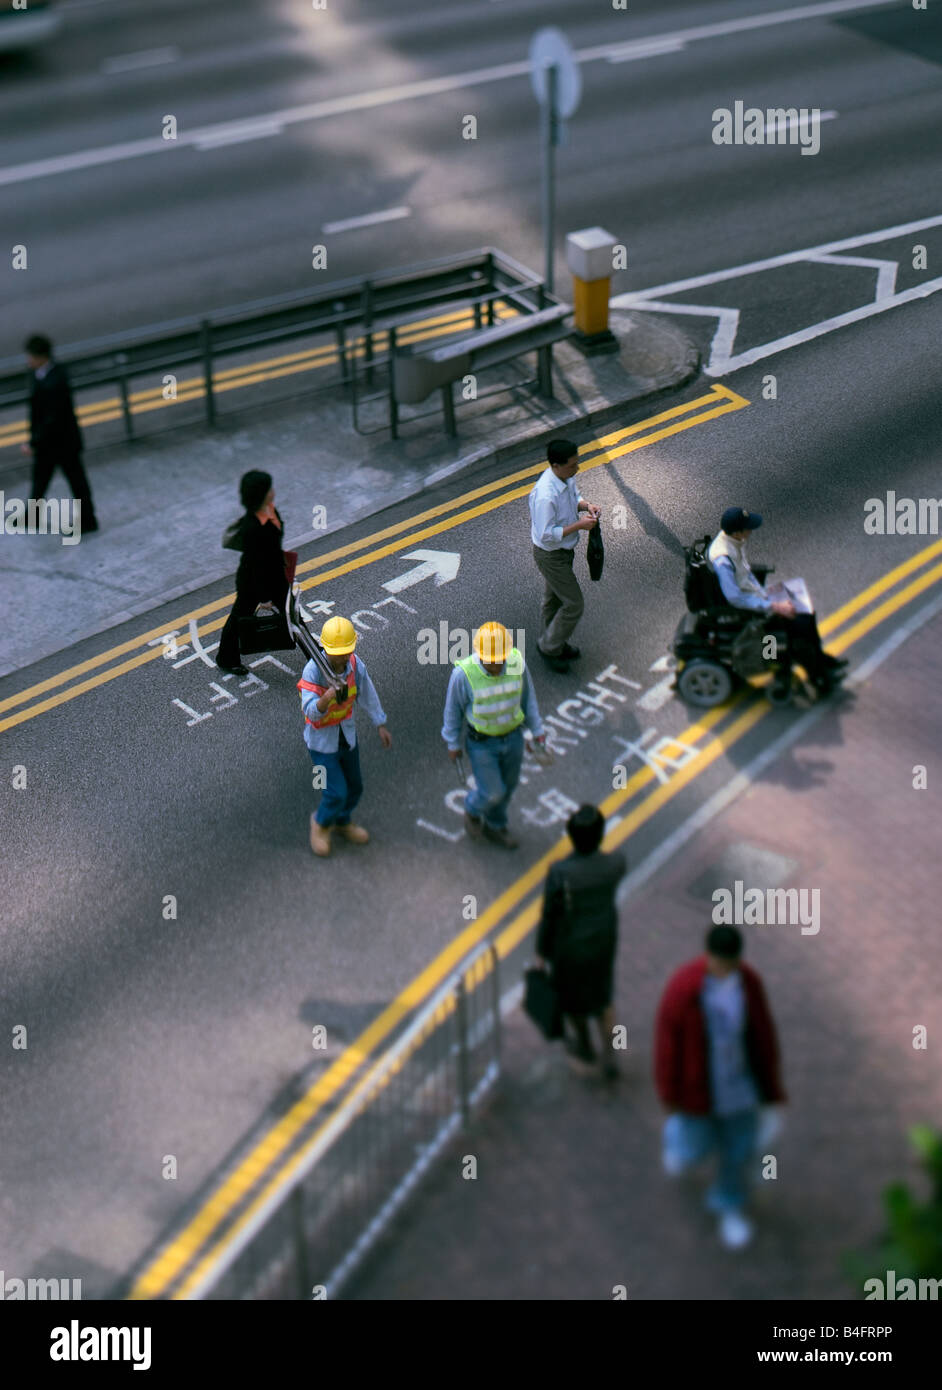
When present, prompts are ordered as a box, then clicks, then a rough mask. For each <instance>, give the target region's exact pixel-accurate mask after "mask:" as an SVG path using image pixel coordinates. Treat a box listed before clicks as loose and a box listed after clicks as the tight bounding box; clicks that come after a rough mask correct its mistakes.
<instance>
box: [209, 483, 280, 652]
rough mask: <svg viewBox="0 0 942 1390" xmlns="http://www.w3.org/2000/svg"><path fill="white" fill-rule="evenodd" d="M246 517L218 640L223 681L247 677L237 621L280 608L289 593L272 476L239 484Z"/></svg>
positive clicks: (243, 522) (240, 522)
mask: <svg viewBox="0 0 942 1390" xmlns="http://www.w3.org/2000/svg"><path fill="white" fill-rule="evenodd" d="M239 495H240V497H241V499H242V505H243V507H244V508H245V515H244V516H243V517H242V518H241V520H240V521H239V523H238V527H239V538H240V540H241V547H240V548H241V550H242V559H241V560H240V561H239V568H238V570H237V571H236V601H235V603H234V604H233V605H232V612H231V613H230V614H229V617H228V618H227V619H226V625H225V627H224V628H223V630H222V636H221V638H220V639H219V650H218V652H217V653H216V665H217V666H218V667H219V669H220V671H225V672H226V674H227V675H236V676H247V675H248V671H247V670H246V668H245V667H244V666H243V665H242V658H241V655H240V653H239V619H240V618H250V617H251V616H252V614H253V613H254V612H255V610H256V608H257V607H258V605H259V604H260V603H273V604H275V606H276V607H277V608H281V607H282V606H283V604H284V601H285V598H286V596H287V593H288V579H287V576H286V574H285V556H284V550H283V545H282V543H283V541H284V527H283V525H282V521H281V516H280V515H279V513H278V512H277V511H276V510H275V492H274V489H273V487H272V479H271V474H270V473H263V472H261V470H260V469H255V468H253V469H252V470H251V471H250V472H249V473H245V474H244V475H243V477H242V481H241V482H240V484H239Z"/></svg>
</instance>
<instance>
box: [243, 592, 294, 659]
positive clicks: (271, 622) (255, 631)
mask: <svg viewBox="0 0 942 1390" xmlns="http://www.w3.org/2000/svg"><path fill="white" fill-rule="evenodd" d="M293 647H294V638H293V637H292V636H291V633H290V632H289V631H288V620H287V618H286V617H285V615H284V612H283V611H282V610H281V609H278V608H275V609H271V608H264V607H263V606H262V605H261V604H259V607H258V608H256V610H255V612H254V613H253V614H252V616H251V617H250V618H240V619H239V651H240V652H241V653H242V655H243V656H255V655H256V654H257V653H258V652H284V651H290V650H291V649H292V648H293Z"/></svg>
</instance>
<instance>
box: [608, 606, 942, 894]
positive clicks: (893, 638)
mask: <svg viewBox="0 0 942 1390" xmlns="http://www.w3.org/2000/svg"><path fill="white" fill-rule="evenodd" d="M939 613H942V595H940V596H938V597H937V598H934V599H932V600H931V602H929V603H927V604H926V605H925V607H923V608H920V610H919V612H918V613H915V614H914V615H913V617H912V618H910V619H909V620H908V621H907V622H905V623H902V624H901V625H900V626H899V627H898V628H897V629H896V630H895V631H894V632H893V633H891V634H890V636H889V637H888V638H887V639H886V641H885V642H883V643H881V645H880V646H879V647H878V648H877V650H876V651H875V652H874V653H873V655H872V656H869V657H868V658H867V660H866V661H865V662H863V664H862V665H860V666H858V667H857V669H856V670H855V671H854V672H853V673H852V674H851V675H850V676H848V678H847V680H846V681H845V682H844V684H845V685H860V684H862V683H863V681H865V680H867V679H868V678H869V677H870V676H871V675H872V674H873V672H874V671H875V670H876V669H877V667H878V666H882V665H883V663H884V661H886V660H887V658H888V657H890V656H892V655H893V653H894V652H895V651H896V649H897V648H898V647H899V646H901V645H902V643H903V642H905V641H906V639H907V637H911V636H912V635H913V633H915V632H918V630H919V629H920V628H921V627H923V626H924V625H925V624H926V623H927V622H929V621H930V620H931V619H932V618H934V617H936V616H937V615H938V614H939ZM834 708H835V706H834V705H833V704H832V703H831V702H830V701H827V700H823V701H822V702H821V704H820V705H814V706H812V708H811V709H810V710H808V711H807V713H806V714H803V715H802V716H801V717H800V718H799V719H798V720H796V722H795V723H794V724H793V725H792V726H791V728H790V729H786V730H785V732H784V733H782V734H780V735H779V737H778V738H777V739H774V740H773V741H772V743H770V744H769V745H768V747H767V748H765V749H763V751H762V752H761V753H759V754H757V756H756V757H755V758H753V760H752V762H751V763H748V764H747V766H746V767H744V768H743V770H742V772H740V773H738V774H737V776H735V777H734V778H733V779H732V781H730V782H727V784H726V786H725V787H721V788H720V790H719V791H718V792H715V793H714V794H713V796H711V797H710V798H709V800H708V801H705V802H704V803H703V805H702V806H701V807H700V809H699V810H698V811H695V812H694V813H693V815H692V816H688V818H687V820H685V821H684V822H683V823H682V824H681V825H679V826H678V827H677V829H676V830H675V831H674V832H673V834H671V835H668V837H667V839H666V840H662V841H661V843H660V844H659V845H658V846H657V848H656V849H654V850H652V851H651V853H650V854H648V855H647V856H646V857H645V858H644V859H642V861H641V863H640V864H639V865H638V867H637V868H636V869H635V870H634V871H633V873H630V874H628V875H626V877H625V878H623V879H622V882H621V887H620V888H619V890H618V893H617V895H616V899H615V901H616V903H617V904H618V906H619V907H623V906H624V904H625V903H626V902H627V900H628V899H629V898H630V897H631V895H632V894H633V893H635V892H637V890H638V889H639V888H640V887H641V885H642V884H643V883H646V882H647V880H648V879H649V878H650V877H651V875H652V874H654V873H656V872H657V870H658V869H660V868H662V867H663V865H664V864H666V863H667V862H668V860H670V859H671V858H673V856H674V855H675V854H676V853H677V851H678V850H679V849H681V848H682V846H683V845H685V844H686V843H687V841H688V840H691V839H693V837H694V835H696V834H697V832H698V831H700V830H702V829H703V828H704V826H706V825H708V824H709V823H710V821H711V820H714V819H715V817H716V816H718V815H719V814H720V812H721V811H725V810H726V808H727V806H729V804H730V802H732V801H735V800H736V798H737V797H738V796H741V795H742V793H743V792H744V791H748V789H749V787H750V786H751V785H752V783H753V782H755V781H756V780H757V778H759V777H760V776H761V775H762V773H763V772H764V771H765V769H766V768H767V767H768V765H769V764H770V763H771V762H774V761H775V759H776V758H777V757H778V756H779V754H780V753H783V752H784V751H785V749H786V748H789V747H791V745H792V744H793V743H797V742H798V740H799V739H800V738H802V737H803V735H804V734H806V733H807V731H808V730H809V729H810V728H811V726H812V725H813V724H816V723H817V722H818V720H819V719H821V718H822V716H823V715H825V714H827V713H828V711H829V710H833V709H834ZM838 708H839V706H838Z"/></svg>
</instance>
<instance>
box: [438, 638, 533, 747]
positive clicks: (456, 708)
mask: <svg viewBox="0 0 942 1390" xmlns="http://www.w3.org/2000/svg"><path fill="white" fill-rule="evenodd" d="M474 660H475V663H476V664H477V665H478V666H480V667H481V670H482V671H483V670H484V667H483V666H482V665H481V661H480V658H479V657H477V656H476V657H475V658H474ZM495 679H496V680H500V677H499V676H497V677H495ZM471 699H472V694H471V682H470V681H469V680H468V677H467V676H466V675H465V673H464V671H462V669H461V667H460V666H456V667H455V668H454V670H453V671H452V673H451V680H450V681H449V682H448V693H447V694H446V696H445V719H444V722H443V724H442V738H443V739H444V740H445V742H446V743H447V745H448V747H449V748H460V747H461V728H462V725H463V724H464V716H465V710H466V709H467V708H468V706H469V705H470V704H471ZM520 708H521V709H522V710H523V724H522V725H521V727H522V728H525V729H529V730H530V733H531V734H532V735H533V736H534V738H539V736H540V734H541V733H542V732H543V721H542V719H541V718H540V711H539V709H538V707H537V703H536V695H535V694H534V693H533V683H532V681H531V680H530V672H529V671H528V670H527V668H526V666H525V665H524V668H523V689H522V690H521V692H520Z"/></svg>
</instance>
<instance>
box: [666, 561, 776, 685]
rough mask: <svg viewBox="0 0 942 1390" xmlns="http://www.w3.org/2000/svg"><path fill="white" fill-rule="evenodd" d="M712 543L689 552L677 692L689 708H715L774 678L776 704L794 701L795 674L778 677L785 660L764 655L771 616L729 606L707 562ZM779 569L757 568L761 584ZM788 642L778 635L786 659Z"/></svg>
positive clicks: (677, 638)
mask: <svg viewBox="0 0 942 1390" xmlns="http://www.w3.org/2000/svg"><path fill="white" fill-rule="evenodd" d="M711 539H712V538H711V537H710V536H704V537H703V539H702V540H698V541H694V543H693V545H689V546H686V547H685V548H684V561H685V565H686V573H685V576H684V596H685V598H686V600H687V612H686V613H685V614H684V616H683V617H682V618H681V620H680V622H679V623H678V624H677V630H676V632H675V633H674V641H673V647H672V650H673V653H674V658H675V661H676V663H677V666H676V670H677V675H676V677H675V680H674V687H673V688H674V689H675V690H676V691H677V693H678V695H679V696H680V698H681V699H682V700H683V701H684V702H685V703H686V704H689V705H696V706H697V707H698V708H700V709H712V708H713V707H714V706H715V705H721V704H722V703H723V701H724V700H727V699H729V697H730V695H731V694H732V693H733V691H734V690H735V689H736V687H737V686H741V685H743V684H744V683H745V682H747V681H749V680H750V679H751V678H752V677H755V676H768V675H772V677H773V679H772V680H770V681H769V682H768V684H767V685H766V687H765V693H766V695H767V697H768V699H769V700H770V701H771V702H772V703H773V704H776V705H787V704H788V703H789V702H790V701H791V698H792V690H793V681H792V679H791V677H790V675H789V677H788V679H782V678H779V679H776V678H775V677H776V676H777V674H778V672H779V670H780V667H781V662H780V661H772V660H769V659H768V658H767V657H765V656H764V654H763V645H764V641H765V638H766V635H767V634H766V616H765V615H764V614H762V613H755V612H753V611H751V610H750V609H747V608H734V607H733V606H732V604H730V603H727V601H726V599H725V598H724V596H723V590H722V589H721V587H720V581H719V579H718V578H717V577H716V574H715V572H714V570H713V567H712V565H711V564H710V561H709V559H708V558H707V551H708V550H709V547H710V542H711ZM773 569H774V567H773V566H771V565H753V566H752V572H753V574H754V575H755V576H756V578H757V579H758V581H759V583H760V584H764V583H765V579H766V575H768V574H771V573H773ZM777 636H778V635H777ZM785 641H786V639H785V638H784V636H778V651H779V652H780V653H781V655H785V650H784V643H785Z"/></svg>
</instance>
